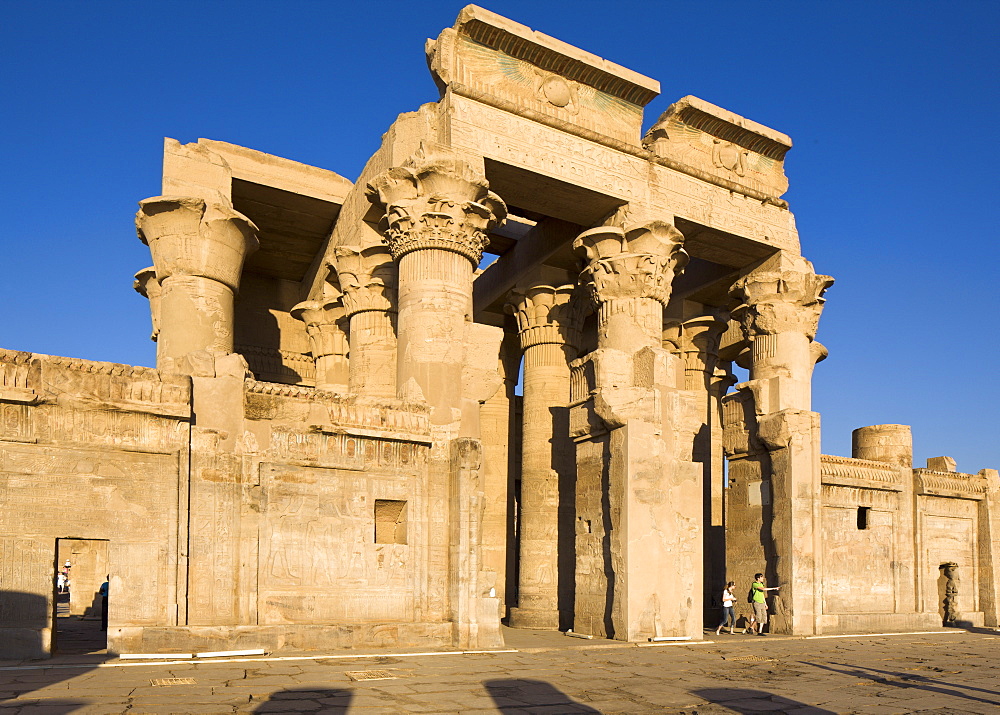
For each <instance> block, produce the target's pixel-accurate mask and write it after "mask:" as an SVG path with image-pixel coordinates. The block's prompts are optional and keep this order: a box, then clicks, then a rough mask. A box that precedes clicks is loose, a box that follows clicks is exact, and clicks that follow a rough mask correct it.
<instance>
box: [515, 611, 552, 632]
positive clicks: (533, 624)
mask: <svg viewBox="0 0 1000 715" xmlns="http://www.w3.org/2000/svg"><path fill="white" fill-rule="evenodd" d="M509 621H510V627H511V628H533V629H535V630H540V631H558V630H559V611H550V610H544V611H542V610H533V609H529V608H512V609H510V619H509Z"/></svg>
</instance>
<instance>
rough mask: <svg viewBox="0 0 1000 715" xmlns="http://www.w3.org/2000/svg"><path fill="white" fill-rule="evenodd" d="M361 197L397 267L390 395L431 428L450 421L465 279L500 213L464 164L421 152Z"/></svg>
mask: <svg viewBox="0 0 1000 715" xmlns="http://www.w3.org/2000/svg"><path fill="white" fill-rule="evenodd" d="M368 198H369V199H370V200H371V201H372V203H374V204H376V205H377V206H381V207H383V208H384V209H385V217H384V218H383V220H382V224H381V228H382V229H383V233H384V240H385V243H386V245H387V246H388V247H389V251H390V252H391V253H392V257H393V258H394V259H395V260H396V262H397V263H398V265H399V299H398V309H399V363H398V371H397V390H398V392H399V395H400V397H403V398H404V399H407V400H414V401H426V402H427V403H428V404H429V405H430V407H431V421H432V423H434V424H448V423H451V422H455V421H457V420H458V419H459V416H460V413H461V404H462V380H461V375H462V363H463V359H464V354H465V350H464V346H465V337H466V330H467V328H466V323H471V322H472V275H473V271H474V270H475V269H476V267H477V266H478V265H479V262H480V261H481V260H482V257H483V248H485V246H486V245H487V243H488V242H489V239H488V237H487V233H488V232H489V230H490V229H491V228H492V227H493V226H494V225H496V224H497V223H498V222H502V221H503V220H504V218H505V217H506V214H507V207H506V206H505V205H504V203H503V201H501V200H500V197H499V196H497V195H496V194H494V193H492V192H491V191H489V189H488V184H487V182H486V179H485V178H484V177H483V176H482V175H481V174H480V173H479V172H477V171H475V170H473V169H472V167H470V166H469V165H468V164H466V163H465V162H463V161H461V160H460V159H458V158H455V157H453V156H451V155H449V154H435V153H432V152H428V151H427V150H425V149H424V148H423V147H421V150H420V151H418V152H417V154H415V155H414V156H413V157H411V158H410V159H409V160H407V161H406V162H404V164H403V165H402V166H400V167H397V168H394V169H390V170H389V171H387V172H385V173H384V174H381V175H380V176H378V177H376V178H375V179H374V180H373V181H372V182H371V183H370V184H369V186H368ZM352 335H353V326H352Z"/></svg>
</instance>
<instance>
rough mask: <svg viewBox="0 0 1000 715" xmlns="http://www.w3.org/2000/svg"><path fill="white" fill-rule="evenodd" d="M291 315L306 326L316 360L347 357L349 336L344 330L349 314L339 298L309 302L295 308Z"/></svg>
mask: <svg viewBox="0 0 1000 715" xmlns="http://www.w3.org/2000/svg"><path fill="white" fill-rule="evenodd" d="M291 314H292V317H293V318H296V319H297V320H301V321H302V322H303V323H305V324H306V334H307V335H308V336H309V343H310V345H311V346H312V354H313V358H314V359H318V358H321V357H326V356H327V355H339V356H344V355H347V335H346V334H345V331H344V328H343V323H344V321H345V320H346V319H347V314H346V312H345V310H344V306H343V305H342V304H341V301H340V299H339V298H335V299H332V300H325V301H318V300H307V301H304V302H302V303H299V304H298V305H296V306H294V307H293V308H292V310H291Z"/></svg>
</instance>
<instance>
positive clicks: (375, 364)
mask: <svg viewBox="0 0 1000 715" xmlns="http://www.w3.org/2000/svg"><path fill="white" fill-rule="evenodd" d="M335 260H336V266H335V268H336V271H337V276H338V277H339V279H340V288H341V290H343V291H344V295H343V298H342V301H343V304H344V315H345V316H346V317H347V318H348V319H349V321H350V327H349V332H350V336H351V338H350V340H351V359H350V362H349V365H348V367H349V375H348V388H349V391H350V394H352V395H359V396H361V397H364V398H371V399H390V398H395V397H396V305H395V304H396V267H395V266H394V265H393V263H392V257H391V256H390V255H389V252H388V251H386V250H385V247H383V246H368V247H366V248H359V247H356V246H341V247H338V248H337V250H336V251H335Z"/></svg>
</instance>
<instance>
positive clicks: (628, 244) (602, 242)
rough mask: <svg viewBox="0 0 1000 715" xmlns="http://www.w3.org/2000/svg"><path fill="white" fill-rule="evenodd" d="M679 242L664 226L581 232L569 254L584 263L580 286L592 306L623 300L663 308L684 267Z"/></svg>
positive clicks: (658, 223)
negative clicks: (646, 300)
mask: <svg viewBox="0 0 1000 715" xmlns="http://www.w3.org/2000/svg"><path fill="white" fill-rule="evenodd" d="M683 240H684V237H683V235H682V234H681V232H680V231H678V230H677V229H676V228H674V227H673V225H671V224H669V223H667V222H665V221H652V222H650V223H647V224H643V225H641V226H637V227H635V228H631V229H629V230H628V231H625V230H622V229H620V228H618V227H615V226H602V227H600V228H592V229H590V230H588V231H584V232H583V233H581V234H580V235H579V236H578V237H577V238H576V240H575V241H573V250H574V251H576V253H577V254H578V255H580V256H582V257H583V258H584V259H585V260H586V262H587V265H586V266H585V267H584V269H583V271H581V273H580V282H581V283H582V284H584V285H585V286H586V287H587V289H588V290H589V293H590V297H591V300H593V302H594V304H595V305H597V306H600V305H601V304H602V303H605V302H608V301H613V300H620V299H629V298H652V299H654V300H657V301H659V302H660V303H661V304H663V305H664V306H665V305H666V304H667V302H668V301H669V300H670V291H671V287H672V284H673V280H674V276H676V275H679V274H680V272H681V271H682V270H683V268H684V266H685V265H686V264H687V261H688V255H687V253H686V252H685V251H684V249H683V247H682V245H681V244H682V242H683Z"/></svg>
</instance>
